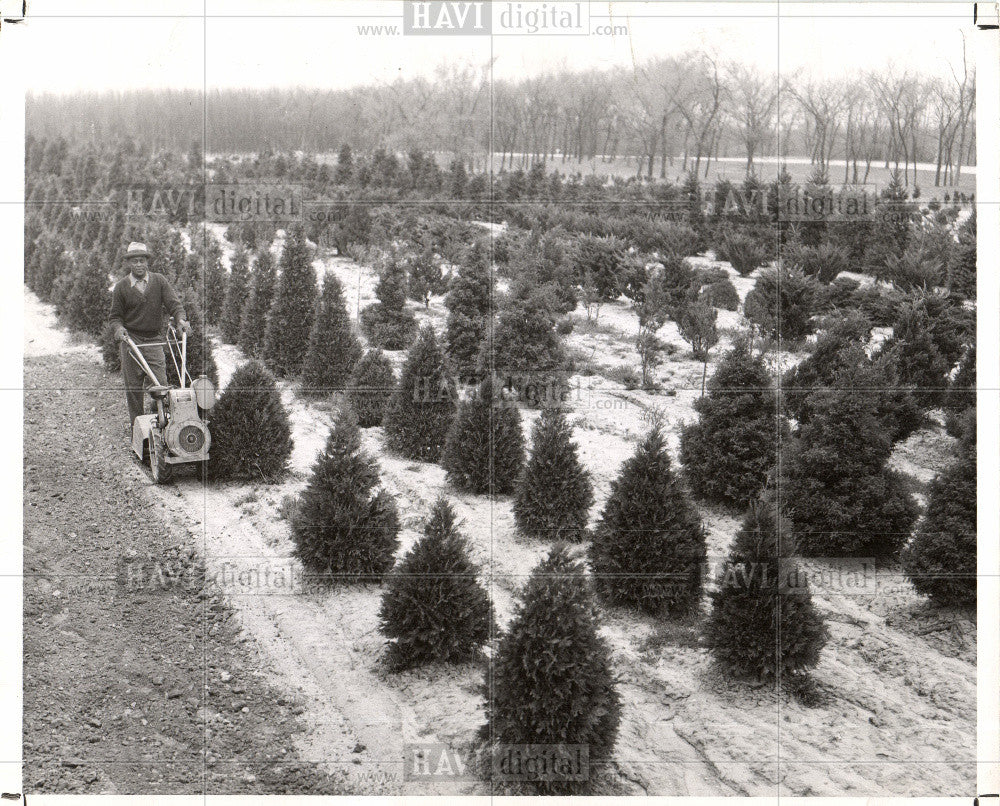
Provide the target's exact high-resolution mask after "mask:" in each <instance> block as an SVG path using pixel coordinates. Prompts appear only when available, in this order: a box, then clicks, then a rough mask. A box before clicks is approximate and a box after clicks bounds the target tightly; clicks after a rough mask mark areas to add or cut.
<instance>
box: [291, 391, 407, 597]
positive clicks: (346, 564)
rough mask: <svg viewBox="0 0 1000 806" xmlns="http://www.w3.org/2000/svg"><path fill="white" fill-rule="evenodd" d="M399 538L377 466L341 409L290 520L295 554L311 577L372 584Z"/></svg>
mask: <svg viewBox="0 0 1000 806" xmlns="http://www.w3.org/2000/svg"><path fill="white" fill-rule="evenodd" d="M398 535H399V516H398V515H397V512H396V504H395V501H393V499H392V496H391V495H389V493H388V492H387V491H386V490H385V489H384V488H382V487H381V486H380V480H379V469H378V464H377V463H376V462H375V460H374V459H372V458H371V457H370V456H369V455H368V454H367V453H365V452H364V451H362V449H361V434H360V432H359V431H358V426H357V423H355V422H354V418H353V416H352V414H351V412H350V409H343V410H342V411H341V412H339V413H338V415H337V418H336V420H335V422H334V424H333V427H332V428H331V429H330V436H329V437H328V438H327V441H326V447H325V448H324V449H323V452H322V453H321V454H320V455H319V457H318V458H317V459H316V464H315V465H314V466H313V472H312V476H311V477H310V479H309V483H308V485H307V486H306V489H305V490H304V491H303V493H302V495H301V496H300V498H299V501H298V504H297V506H296V507H295V511H294V515H293V516H292V540H293V542H294V543H295V554H296V556H297V557H298V558H299V559H300V560H301V561H302V564H303V565H304V566H305V567H306V568H307V569H308V570H309V571H310V572H312V573H316V574H321V575H324V576H331V577H333V578H335V579H340V580H341V581H347V582H371V581H376V582H377V581H379V580H380V579H381V578H382V576H383V575H384V574H385V573H386V572H388V571H389V569H391V568H392V566H393V562H394V559H395V552H396V548H397V546H398V544H399V537H398Z"/></svg>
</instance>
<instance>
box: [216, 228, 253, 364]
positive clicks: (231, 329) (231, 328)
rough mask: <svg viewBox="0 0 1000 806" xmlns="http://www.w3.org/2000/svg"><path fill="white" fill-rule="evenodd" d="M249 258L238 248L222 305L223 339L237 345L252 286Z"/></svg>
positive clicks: (230, 267) (231, 265) (221, 327)
mask: <svg viewBox="0 0 1000 806" xmlns="http://www.w3.org/2000/svg"><path fill="white" fill-rule="evenodd" d="M248 263H249V256H248V255H247V250H246V249H244V248H243V247H242V246H238V247H236V251H235V252H233V258H232V260H231V261H230V264H229V282H228V283H227V284H226V298H225V301H224V302H223V305H222V321H221V322H220V323H219V329H220V330H221V331H222V338H223V339H224V340H225V341H227V342H229V343H230V344H236V343H237V342H238V341H239V337H240V322H241V319H242V316H243V308H244V306H245V304H246V299H247V293H248V290H249V286H250V276H249V275H250V271H249V267H248Z"/></svg>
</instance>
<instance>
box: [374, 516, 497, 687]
mask: <svg viewBox="0 0 1000 806" xmlns="http://www.w3.org/2000/svg"><path fill="white" fill-rule="evenodd" d="M478 573H479V569H478V568H477V567H476V566H475V565H474V564H473V563H472V561H471V560H470V559H469V553H468V546H467V543H466V540H465V538H464V537H463V536H462V534H461V533H460V532H459V531H458V527H457V526H456V524H455V512H454V510H453V509H452V508H451V506H450V505H449V504H448V502H447V501H446V500H445V499H444V498H440V499H438V501H437V502H436V503H435V504H434V507H433V508H432V509H431V513H430V517H429V518H428V520H427V524H426V526H425V527H424V536H423V537H422V538H421V539H420V540H418V541H417V542H416V544H414V546H413V547H412V548H411V549H410V550H409V551H408V552H407V553H406V555H405V556H404V557H403V559H402V561H401V562H400V563H399V565H397V566H396V568H395V569H393V571H392V573H391V574H390V575H389V577H388V578H387V579H386V589H385V593H384V594H383V595H382V605H381V608H380V610H379V619H380V623H379V630H380V632H381V633H382V634H383V635H384V636H386V638H388V639H389V641H390V643H389V652H388V662H389V666H390V668H392V669H393V670H394V671H400V670H403V669H408V668H411V667H413V666H420V665H422V664H425V663H433V662H435V661H437V662H444V663H458V662H462V661H467V660H472V659H473V658H475V657H476V656H477V654H478V653H479V652H480V651H481V647H482V646H483V645H484V644H485V643H486V642H487V641H488V640H489V637H490V631H491V626H492V620H493V615H492V609H491V605H490V600H489V597H488V596H487V595H486V591H485V590H484V589H483V587H482V585H480V584H479V582H478V580H477V579H476V577H477V575H478Z"/></svg>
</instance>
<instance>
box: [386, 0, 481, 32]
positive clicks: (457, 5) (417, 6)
mask: <svg viewBox="0 0 1000 806" xmlns="http://www.w3.org/2000/svg"><path fill="white" fill-rule="evenodd" d="M492 29H493V18H492V15H491V13H490V4H489V2H486V0H483V2H457V1H452V0H431V2H417V0H403V33H404V34H416V35H432V36H440V35H442V34H459V35H463V36H467V35H469V34H489V33H491V31H492Z"/></svg>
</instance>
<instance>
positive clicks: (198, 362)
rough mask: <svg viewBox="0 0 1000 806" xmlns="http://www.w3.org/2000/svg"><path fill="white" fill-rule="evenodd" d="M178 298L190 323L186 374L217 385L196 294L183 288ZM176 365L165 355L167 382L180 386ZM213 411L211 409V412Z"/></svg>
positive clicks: (213, 358) (211, 352)
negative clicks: (203, 377) (200, 376)
mask: <svg viewBox="0 0 1000 806" xmlns="http://www.w3.org/2000/svg"><path fill="white" fill-rule="evenodd" d="M180 299H181V303H182V304H183V305H184V313H185V314H187V318H188V322H189V323H190V324H191V332H190V333H189V334H188V337H187V371H188V374H189V375H190V376H191V377H192V378H197V377H198V376H199V375H204V376H205V377H206V378H208V379H209V380H210V381H211V382H212V383H213V384H216V385H218V383H219V368H218V366H217V365H216V363H215V354H214V353H213V351H212V342H211V340H210V339H209V338H208V336H207V335H206V333H205V315H204V314H203V313H202V310H201V304H200V303H199V301H198V294H197V293H196V292H195V291H194V290H193V289H191V288H185V289H183V290H182V291H181V292H180ZM175 325H176V323H175ZM180 338H182V337H181V334H180V333H178V339H180ZM179 366H180V361H179V360H178V365H177V367H179ZM177 367H175V366H174V362H173V361H172V360H171V359H170V357H169V356H167V382H168V383H170V384H171V385H173V386H180V378H179V377H178V375H177ZM214 411H215V410H214V409H213V413H214Z"/></svg>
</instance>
